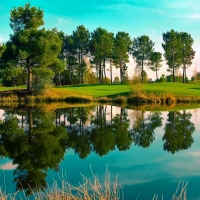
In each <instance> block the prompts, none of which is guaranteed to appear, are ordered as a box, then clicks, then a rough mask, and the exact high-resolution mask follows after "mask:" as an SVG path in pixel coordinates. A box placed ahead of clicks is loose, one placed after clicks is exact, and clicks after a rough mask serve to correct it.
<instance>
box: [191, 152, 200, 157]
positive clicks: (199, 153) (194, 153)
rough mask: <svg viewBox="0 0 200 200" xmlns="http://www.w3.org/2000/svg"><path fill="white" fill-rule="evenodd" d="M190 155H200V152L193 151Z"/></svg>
mask: <svg viewBox="0 0 200 200" xmlns="http://www.w3.org/2000/svg"><path fill="white" fill-rule="evenodd" d="M190 155H191V156H194V157H200V152H199V151H196V152H191V153H190Z"/></svg>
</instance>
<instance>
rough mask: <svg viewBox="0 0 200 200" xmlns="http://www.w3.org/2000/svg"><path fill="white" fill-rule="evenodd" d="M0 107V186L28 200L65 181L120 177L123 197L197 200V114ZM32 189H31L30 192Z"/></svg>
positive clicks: (106, 107)
mask: <svg viewBox="0 0 200 200" xmlns="http://www.w3.org/2000/svg"><path fill="white" fill-rule="evenodd" d="M52 107H53V106H51V109H50V108H49V105H46V106H40V107H27V108H20V109H11V108H4V109H0V118H1V120H0V126H1V128H0V155H1V159H0V185H1V188H2V190H3V191H5V192H6V193H12V192H15V191H16V189H20V190H23V191H24V192H26V193H27V194H31V191H32V189H33V188H35V187H36V185H37V186H38V185H40V186H43V187H48V185H50V186H51V185H52V184H53V183H54V182H55V181H57V183H58V185H61V184H62V183H61V182H62V180H67V181H68V182H69V183H70V184H72V185H74V186H79V184H81V183H83V181H84V179H85V178H87V179H88V180H91V181H93V176H94V175H96V176H98V179H99V181H100V182H101V183H102V184H103V182H104V179H105V173H106V172H107V171H109V173H110V180H111V185H112V183H114V181H115V179H116V178H117V179H118V181H117V182H118V184H119V185H118V188H119V190H120V193H121V195H122V194H123V195H124V199H153V196H154V195H158V199H162V196H163V197H164V199H172V195H173V193H175V192H176V189H177V187H178V184H179V183H180V186H179V188H180V187H181V186H182V184H187V199H195V200H196V199H200V192H199V188H200V121H199V119H200V109H189V110H179V109H177V108H174V109H173V108H170V111H153V110H155V109H152V110H151V111H150V110H145V109H143V108H140V107H139V108H137V107H135V108H126V107H120V106H111V105H97V106H84V107H75V106H74V105H72V107H69V106H68V107H65V108H59V109H52ZM30 188H31V189H30Z"/></svg>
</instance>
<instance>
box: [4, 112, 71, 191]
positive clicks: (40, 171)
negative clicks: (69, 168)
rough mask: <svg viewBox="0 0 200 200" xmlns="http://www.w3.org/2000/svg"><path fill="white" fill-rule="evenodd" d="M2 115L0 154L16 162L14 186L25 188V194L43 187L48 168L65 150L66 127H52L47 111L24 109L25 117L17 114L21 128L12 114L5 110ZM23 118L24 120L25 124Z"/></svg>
mask: <svg viewBox="0 0 200 200" xmlns="http://www.w3.org/2000/svg"><path fill="white" fill-rule="evenodd" d="M4 115H5V119H4V122H3V123H2V124H1V125H0V126H1V127H0V134H1V139H0V144H1V146H0V153H1V156H6V157H9V158H10V159H12V160H13V164H17V168H16V170H15V171H14V175H15V179H14V181H15V182H16V187H17V188H16V189H17V190H18V189H25V190H26V194H31V192H32V190H35V189H36V190H38V187H39V188H41V189H42V188H44V187H46V184H47V183H46V180H45V178H46V176H47V169H48V168H50V169H55V170H56V169H58V166H59V163H60V161H61V159H63V157H64V153H65V149H66V139H67V134H66V129H65V128H64V127H56V126H55V125H54V123H53V116H52V115H50V114H49V113H44V112H32V111H31V110H28V111H27V113H26V116H24V114H23V115H21V119H22V125H21V126H22V127H21V126H20V120H19V119H18V118H17V117H16V115H13V114H10V113H6V112H5V114H4ZM24 117H25V118H26V121H27V122H28V124H26V125H27V126H26V127H24V126H25V124H24V120H23V118H24ZM23 128H24V129H23ZM27 128H28V129H27Z"/></svg>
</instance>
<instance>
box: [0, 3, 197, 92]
mask: <svg viewBox="0 0 200 200" xmlns="http://www.w3.org/2000/svg"><path fill="white" fill-rule="evenodd" d="M10 13H11V14H10V27H11V28H12V31H13V33H12V34H11V35H10V39H9V41H7V42H6V43H5V44H1V45H0V84H1V85H2V86H18V85H27V90H28V91H32V90H36V91H37V90H38V91H40V90H43V89H45V88H49V87H52V86H53V85H56V86H58V85H79V84H117V83H118V84H119V83H121V84H128V83H129V84H132V83H138V82H141V83H145V82H148V75H147V73H146V69H150V70H152V71H154V72H155V74H156V82H165V81H171V82H182V83H187V82H188V81H189V80H188V78H187V74H186V71H187V69H188V68H189V67H190V66H191V64H192V59H193V58H194V56H195V51H194V50H193V48H192V44H193V42H194V40H193V38H192V36H191V35H190V34H189V33H187V32H177V31H175V30H173V29H172V30H170V31H167V32H165V33H163V35H162V36H163V43H162V47H163V50H164V54H163V55H162V53H161V52H156V51H155V50H154V45H155V43H154V42H153V41H152V40H151V39H150V37H149V36H147V35H142V36H139V37H135V38H133V39H131V37H130V35H129V33H126V32H123V31H119V32H117V33H116V34H114V33H112V32H109V31H108V30H106V29H104V28H101V27H98V28H96V29H95V30H94V31H93V32H90V31H89V30H88V29H87V28H86V27H85V26H84V25H80V26H78V27H77V28H76V30H74V31H73V33H72V34H71V35H67V34H65V33H64V32H62V31H58V30H57V29H56V28H53V29H52V30H46V29H45V28H44V24H45V22H44V18H43V16H44V11H43V10H41V9H40V8H36V7H34V6H31V5H30V3H27V4H25V5H24V7H21V6H20V7H17V8H13V9H12V10H11V12H10ZM130 57H132V58H133V59H134V62H135V63H136V67H133V71H134V72H135V73H134V77H129V76H128V67H127V63H129V59H130ZM163 61H165V62H166V64H167V68H166V70H167V71H168V72H170V74H171V75H169V76H167V77H166V76H165V75H164V74H163V75H162V76H160V77H158V71H159V69H160V68H161V66H162V63H163ZM113 68H117V69H118V70H119V74H120V76H119V77H118V76H116V77H113ZM180 69H181V71H182V73H181V74H180V73H179V71H180ZM107 71H109V76H108V73H106V72H107ZM193 79H194V77H193Z"/></svg>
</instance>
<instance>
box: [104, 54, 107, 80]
mask: <svg viewBox="0 0 200 200" xmlns="http://www.w3.org/2000/svg"><path fill="white" fill-rule="evenodd" d="M103 68H104V76H105V82H106V84H107V77H106V58H105V57H104V60H103Z"/></svg>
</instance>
